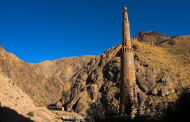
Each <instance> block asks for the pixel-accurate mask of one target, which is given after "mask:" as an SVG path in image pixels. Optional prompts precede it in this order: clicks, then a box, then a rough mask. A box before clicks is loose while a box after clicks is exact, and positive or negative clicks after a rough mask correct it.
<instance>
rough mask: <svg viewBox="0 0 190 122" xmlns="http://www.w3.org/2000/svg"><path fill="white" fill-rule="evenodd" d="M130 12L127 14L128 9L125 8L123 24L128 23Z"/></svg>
mask: <svg viewBox="0 0 190 122" xmlns="http://www.w3.org/2000/svg"><path fill="white" fill-rule="evenodd" d="M128 21H129V20H128V12H127V7H124V8H123V22H128Z"/></svg>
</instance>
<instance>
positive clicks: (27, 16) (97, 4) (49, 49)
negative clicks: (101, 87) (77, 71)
mask: <svg viewBox="0 0 190 122" xmlns="http://www.w3.org/2000/svg"><path fill="white" fill-rule="evenodd" d="M125 6H126V7H127V8H128V13H129V22H130V29H131V37H134V36H135V35H136V34H137V33H138V32H139V31H142V32H146V31H150V30H153V31H156V32H160V33H163V34H166V35H169V36H181V35H190V0H0V45H1V46H2V47H3V48H5V50H7V51H8V52H11V53H13V54H15V55H16V56H18V57H19V58H20V59H22V60H25V61H26V62H28V63H38V62H41V61H44V60H54V59H58V58H61V57H71V56H82V55H100V54H101V53H103V52H104V51H105V50H106V49H108V48H111V47H112V46H116V45H118V44H119V43H121V42H122V12H123V7H125Z"/></svg>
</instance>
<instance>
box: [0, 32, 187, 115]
mask: <svg viewBox="0 0 190 122" xmlns="http://www.w3.org/2000/svg"><path fill="white" fill-rule="evenodd" d="M134 38H135V39H137V40H135V39H134V40H133V41H132V47H133V50H134V51H133V52H134V54H135V55H134V56H135V67H136V82H137V85H138V98H139V106H140V109H141V110H142V111H143V112H144V113H147V114H151V113H153V112H154V111H155V109H156V107H157V106H164V105H165V104H167V102H168V101H172V100H175V99H176V98H177V94H178V93H179V92H180V91H181V88H182V87H184V86H188V85H189V84H190V82H189V79H190V76H189V65H190V59H189V58H188V57H189V53H188V51H189V50H190V48H189V46H190V43H189V42H190V36H180V37H169V36H167V35H164V34H160V33H158V32H153V31H149V32H139V33H138V34H137V35H136V36H135V37H134ZM152 41H153V42H154V44H155V45H156V46H151V45H150V44H151V42H152ZM120 48H121V45H118V46H115V47H112V48H110V49H108V50H106V51H105V52H104V53H102V54H101V55H100V56H82V57H69V58H61V59H57V60H53V61H44V62H41V63H38V64H28V63H26V62H25V61H22V60H20V59H18V58H17V57H16V56H15V55H13V54H10V53H7V52H6V51H5V50H4V49H3V48H2V47H1V48H0V67H1V70H2V73H3V74H4V75H5V76H7V77H9V78H10V79H12V80H13V81H14V83H15V84H17V85H18V86H19V87H20V88H21V89H22V90H23V91H25V92H26V93H27V94H28V95H29V96H30V97H31V98H32V99H33V101H34V103H35V105H37V106H47V105H49V104H55V103H56V105H57V106H64V107H65V110H66V111H75V112H78V113H81V114H85V112H86V110H87V109H88V105H89V104H90V103H92V102H95V101H100V102H102V103H104V105H105V106H106V105H113V106H114V107H115V108H116V109H118V104H119V81H120V54H119V51H120Z"/></svg>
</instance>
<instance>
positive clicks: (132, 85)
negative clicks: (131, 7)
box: [119, 7, 138, 119]
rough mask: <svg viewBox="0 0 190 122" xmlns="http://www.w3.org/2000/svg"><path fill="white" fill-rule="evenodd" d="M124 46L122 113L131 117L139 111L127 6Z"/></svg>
mask: <svg viewBox="0 0 190 122" xmlns="http://www.w3.org/2000/svg"><path fill="white" fill-rule="evenodd" d="M122 27H123V30H122V33H123V38H122V40H123V41H122V47H121V72H120V76H121V78H120V79H121V81H120V108H119V112H120V114H123V113H124V112H125V113H127V114H128V115H130V117H131V119H133V118H134V117H135V114H136V113H137V107H138V105H137V94H136V78H135V66H134V56H133V53H132V48H131V37H130V29H129V20H128V12H127V8H126V7H124V8H123V23H122Z"/></svg>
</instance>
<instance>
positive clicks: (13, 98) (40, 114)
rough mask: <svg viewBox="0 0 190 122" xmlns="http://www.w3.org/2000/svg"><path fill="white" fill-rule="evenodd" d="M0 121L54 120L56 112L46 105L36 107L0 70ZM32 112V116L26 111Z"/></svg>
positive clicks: (39, 121) (31, 121) (48, 121)
mask: <svg viewBox="0 0 190 122" xmlns="http://www.w3.org/2000/svg"><path fill="white" fill-rule="evenodd" d="M0 102H1V107H0V121H1V122H9V121H10V122H21V121H23V122H34V121H36V122H41V121H46V122H55V121H56V116H57V115H56V114H53V113H52V112H51V111H49V110H48V109H47V108H46V107H36V106H35V105H34V103H33V100H32V99H31V98H30V97H29V96H28V95H27V94H26V93H24V92H23V91H22V90H21V89H20V88H19V87H17V85H16V84H15V83H14V81H12V80H11V79H10V78H8V77H5V76H4V75H2V72H0ZM29 112H30V113H33V115H34V116H33V117H31V116H29V115H28V113H29Z"/></svg>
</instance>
